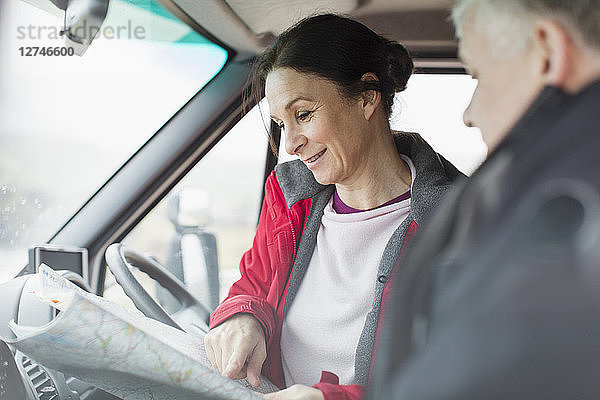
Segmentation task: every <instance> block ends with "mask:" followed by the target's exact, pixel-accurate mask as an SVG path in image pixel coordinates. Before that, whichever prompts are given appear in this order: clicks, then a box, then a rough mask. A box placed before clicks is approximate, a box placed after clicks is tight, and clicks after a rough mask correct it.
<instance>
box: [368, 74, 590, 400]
mask: <svg viewBox="0 0 600 400" xmlns="http://www.w3.org/2000/svg"><path fill="white" fill-rule="evenodd" d="M599 193H600V82H596V83H594V84H592V85H590V86H589V87H587V88H586V89H584V90H583V91H581V92H580V93H578V94H577V95H575V96H570V95H568V94H566V93H564V92H562V91H561V90H558V89H556V88H550V87H549V88H546V89H544V90H543V91H542V93H541V94H540V96H539V97H538V99H537V100H536V101H535V102H534V104H533V105H532V106H531V107H530V109H529V110H528V111H527V112H526V114H525V115H524V116H523V118H522V119H521V120H520V121H519V122H518V123H517V124H516V126H515V127H514V128H513V129H512V131H511V132H510V133H509V135H508V136H507V137H506V139H505V140H504V141H503V142H502V144H501V145H500V146H499V147H498V149H497V150H496V151H495V152H494V153H493V154H492V155H491V156H490V157H489V158H488V160H487V161H486V162H485V163H484V165H483V166H482V167H481V168H480V169H479V170H478V171H477V172H476V173H475V174H474V175H473V177H472V179H471V180H470V181H469V183H468V184H466V185H465V186H464V187H463V188H461V189H460V190H458V191H456V192H454V193H452V194H451V195H449V196H448V197H447V198H446V200H445V203H444V204H443V205H442V206H441V207H440V208H439V209H438V210H437V211H436V213H435V215H434V216H433V217H432V219H431V220H430V222H429V224H428V225H427V227H426V228H425V229H424V230H423V231H422V232H421V234H420V236H419V237H418V238H416V240H415V241H414V242H413V246H411V247H410V248H409V249H408V251H407V254H406V258H405V260H404V262H403V263H402V265H403V268H402V269H401V270H399V271H398V273H397V274H396V275H395V276H393V277H392V282H393V284H394V289H395V292H394V295H393V296H392V301H391V304H390V305H389V306H388V307H387V312H388V313H389V315H388V316H387V318H386V319H385V326H384V328H383V329H382V332H381V335H380V338H379V341H380V342H379V346H378V348H377V353H376V360H375V369H374V372H373V376H372V379H371V388H370V392H369V396H370V398H371V399H411V400H414V399H478V400H480V399H592V398H600V379H599V378H598V376H599V374H600V195H599Z"/></svg>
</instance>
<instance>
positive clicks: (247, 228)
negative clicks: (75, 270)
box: [104, 107, 267, 312]
mask: <svg viewBox="0 0 600 400" xmlns="http://www.w3.org/2000/svg"><path fill="white" fill-rule="evenodd" d="M266 151H267V133H266V131H265V128H264V125H263V123H262V121H261V114H260V112H259V110H258V107H255V108H254V109H252V110H251V111H250V112H249V113H248V114H247V115H246V116H245V117H244V118H242V120H240V122H238V124H237V125H236V126H235V127H234V128H233V129H231V131H229V132H228V133H227V134H226V135H225V137H224V138H223V139H221V140H220V141H219V143H217V144H216V145H215V147H213V148H212V149H211V150H210V152H209V153H208V154H207V155H206V156H205V157H204V158H203V159H202V160H200V162H198V164H197V165H196V166H194V168H193V169H192V170H191V171H190V172H189V173H188V174H187V175H186V176H185V177H184V178H183V179H182V180H181V181H180V182H179V183H178V184H177V186H176V187H175V188H173V190H172V191H171V192H170V193H169V194H168V195H167V196H166V197H165V198H164V199H163V200H162V201H161V202H160V203H159V204H158V205H157V206H156V207H155V208H154V209H153V210H152V211H151V212H150V213H149V214H148V215H147V216H146V217H145V218H144V219H143V220H142V221H141V222H140V223H139V224H138V225H137V226H136V227H135V228H134V229H133V230H132V231H131V232H130V233H129V234H128V235H127V237H125V238H124V240H123V243H124V244H125V245H126V246H129V247H131V248H133V249H135V250H137V251H138V252H141V253H143V254H146V255H150V256H152V257H154V258H156V260H158V261H159V262H160V263H161V264H162V265H163V266H165V267H166V268H167V269H169V270H170V271H171V272H173V273H174V274H175V275H176V276H177V277H179V278H180V279H182V280H183V281H184V283H185V284H186V285H187V286H188V288H189V289H190V290H191V292H192V293H193V294H194V295H196V297H197V298H198V299H200V300H201V301H202V302H203V304H205V305H206V306H207V307H208V308H211V309H212V308H214V306H216V304H217V303H218V302H219V301H220V300H221V299H223V298H224V297H225V296H226V295H227V291H228V290H229V287H230V286H231V284H232V283H233V282H235V281H236V280H237V279H239V270H238V266H239V262H240V259H241V257H242V254H243V253H244V252H245V251H246V250H247V249H249V248H250V246H251V244H252V239H253V237H254V231H255V229H256V223H257V220H258V213H259V210H260V206H261V194H262V189H263V178H264V169H265V158H266ZM134 275H136V277H137V278H138V280H139V281H140V282H141V283H142V285H143V286H144V288H145V289H146V290H147V291H148V292H149V293H150V295H151V296H153V297H154V298H155V299H157V300H158V301H159V302H160V303H161V304H162V305H163V306H164V307H165V308H166V309H167V310H168V311H169V312H174V311H176V309H177V308H178V306H179V305H178V304H177V303H176V302H174V299H172V298H171V296H170V295H169V294H168V293H166V292H165V290H164V289H162V288H161V287H157V285H156V283H155V282H154V281H153V280H152V279H151V278H150V277H148V276H147V275H145V274H144V273H142V272H140V271H135V272H134ZM104 296H105V297H106V298H108V299H110V300H113V301H116V302H118V303H120V304H122V305H123V306H125V307H128V308H133V304H132V303H131V301H130V300H129V299H128V298H127V297H126V296H125V294H124V293H123V291H122V289H121V288H120V286H119V285H118V284H116V282H115V279H114V277H113V276H112V275H111V274H110V271H107V274H106V280H105V291H104Z"/></svg>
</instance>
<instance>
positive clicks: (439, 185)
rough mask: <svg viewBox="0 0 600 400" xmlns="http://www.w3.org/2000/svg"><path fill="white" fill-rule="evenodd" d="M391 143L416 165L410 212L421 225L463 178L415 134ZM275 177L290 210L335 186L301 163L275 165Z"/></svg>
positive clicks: (402, 134) (400, 134) (399, 136)
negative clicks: (322, 179) (445, 194)
mask: <svg viewBox="0 0 600 400" xmlns="http://www.w3.org/2000/svg"><path fill="white" fill-rule="evenodd" d="M394 141H395V143H396V148H397V149H398V152H399V153H400V154H404V155H406V156H407V157H409V158H410V159H411V160H412V161H413V163H414V165H415V170H416V177H415V181H414V182H413V189H412V200H411V208H412V209H413V216H414V218H415V221H417V223H421V222H422V217H424V216H425V215H427V214H429V212H430V211H431V209H432V207H434V206H435V205H437V204H438V202H439V199H440V198H441V196H443V194H444V193H445V192H446V189H447V188H449V187H450V186H451V185H452V182H453V181H454V180H455V179H456V178H458V177H464V175H463V174H462V173H461V172H459V171H458V170H457V169H456V168H455V167H454V166H453V165H452V164H450V163H449V162H448V161H447V160H446V159H444V158H443V157H442V156H440V155H439V154H437V153H436V152H435V151H434V150H433V149H432V148H431V146H429V144H427V142H425V140H424V139H423V138H422V137H421V136H420V135H418V134H416V133H406V132H397V133H395V134H394ZM275 174H276V175H277V180H278V181H279V185H280V186H281V190H282V192H283V196H284V198H285V201H286V203H287V206H288V207H289V208H291V207H292V206H293V205H294V204H296V203H297V202H298V201H301V200H305V199H308V198H313V197H315V196H316V195H317V194H318V193H320V192H321V191H323V190H324V189H326V188H330V190H331V188H332V187H333V186H334V185H321V184H319V183H318V182H317V181H316V180H315V178H314V176H313V174H312V172H311V171H310V170H309V169H308V168H307V167H306V165H304V163H303V162H302V161H300V160H294V161H288V162H286V163H283V164H279V165H277V166H276V167H275Z"/></svg>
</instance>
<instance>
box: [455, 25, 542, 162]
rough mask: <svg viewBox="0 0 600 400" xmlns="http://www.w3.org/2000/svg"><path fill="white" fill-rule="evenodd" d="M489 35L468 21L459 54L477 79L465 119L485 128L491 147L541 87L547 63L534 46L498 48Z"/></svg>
mask: <svg viewBox="0 0 600 400" xmlns="http://www.w3.org/2000/svg"><path fill="white" fill-rule="evenodd" d="M488 36H489V34H488V32H487V31H486V30H485V29H482V28H481V27H480V26H479V24H476V23H475V24H474V23H471V22H469V23H467V24H465V26H464V29H463V37H462V39H461V41H460V44H459V54H460V57H461V59H462V61H463V63H464V64H465V66H466V68H467V71H468V72H469V73H470V74H471V75H472V76H473V78H475V79H477V87H476V89H475V92H474V93H473V98H472V99H471V103H470V104H469V106H468V107H467V109H466V110H465V113H464V121H465V124H466V125H467V126H477V127H478V128H479V129H481V133H482V135H483V140H484V142H485V143H486V144H487V145H488V148H489V150H490V151H491V150H493V149H494V148H495V147H496V146H497V145H498V144H499V143H500V141H501V140H502V139H503V138H504V137H505V136H506V134H507V133H508V131H509V130H510V128H512V126H513V125H514V124H515V123H516V122H517V121H518V120H519V118H520V117H521V116H522V115H523V113H524V112H525V110H526V109H527V108H528V106H529V105H530V104H531V102H532V101H533V100H534V99H535V97H536V96H537V95H538V93H539V92H540V91H541V89H542V87H543V81H542V76H541V73H542V71H543V65H542V63H541V61H540V57H539V54H538V52H536V51H535V50H534V49H533V48H532V47H533V46H531V45H526V46H524V47H523V49H518V50H514V49H511V48H508V49H507V50H508V51H505V52H503V51H497V50H496V51H494V47H493V46H494V45H495V43H494V42H493V38H489V37H488ZM509 46H510V45H509Z"/></svg>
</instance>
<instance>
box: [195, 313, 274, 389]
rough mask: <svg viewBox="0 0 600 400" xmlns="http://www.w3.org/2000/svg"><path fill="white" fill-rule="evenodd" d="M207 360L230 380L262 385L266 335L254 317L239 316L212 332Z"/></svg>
mask: <svg viewBox="0 0 600 400" xmlns="http://www.w3.org/2000/svg"><path fill="white" fill-rule="evenodd" d="M204 347H205V348H206V356H207V357H208V359H209V360H210V362H211V363H212V364H213V365H214V366H215V367H217V369H218V370H219V372H220V373H221V374H222V375H223V376H226V377H228V378H230V379H242V378H246V377H247V378H248V382H250V384H251V385H253V386H259V385H260V380H259V376H260V371H261V369H262V365H263V363H264V362H265V359H266V358H267V349H266V344H265V333H264V331H263V328H262V326H261V325H260V323H259V322H258V320H257V319H256V318H254V317H253V316H252V315H250V314H236V315H234V316H233V317H231V318H229V319H228V320H227V321H225V322H223V323H222V324H221V325H219V326H217V327H216V328H214V329H211V330H210V331H209V332H208V333H207V334H206V336H205V337H204Z"/></svg>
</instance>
